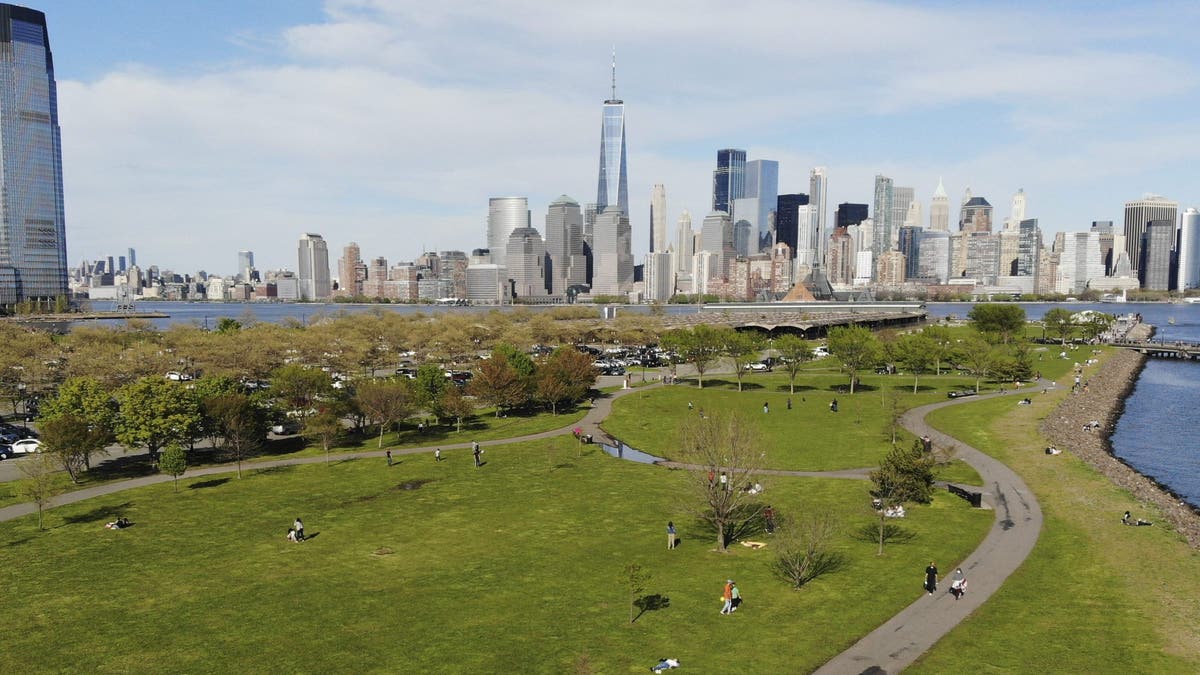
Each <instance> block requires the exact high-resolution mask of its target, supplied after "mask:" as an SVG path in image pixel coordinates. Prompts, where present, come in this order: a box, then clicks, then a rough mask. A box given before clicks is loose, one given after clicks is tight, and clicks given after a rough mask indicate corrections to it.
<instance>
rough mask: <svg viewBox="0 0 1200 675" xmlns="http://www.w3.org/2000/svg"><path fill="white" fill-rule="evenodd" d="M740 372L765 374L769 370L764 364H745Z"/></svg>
mask: <svg viewBox="0 0 1200 675" xmlns="http://www.w3.org/2000/svg"><path fill="white" fill-rule="evenodd" d="M742 370H752V371H755V372H759V373H765V372H767V371H768V370H770V368H768V367H767V364H765V363H747V364H746V365H745V366H743V367H742Z"/></svg>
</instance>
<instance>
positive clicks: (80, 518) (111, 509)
mask: <svg viewBox="0 0 1200 675" xmlns="http://www.w3.org/2000/svg"><path fill="white" fill-rule="evenodd" d="M131 506H133V502H123V503H121V504H115V505H112V506H99V507H96V508H94V509H92V510H90V511H84V512H83V513H77V514H74V515H70V516H63V522H65V523H67V524H69V525H78V524H79V523H94V522H96V521H99V520H103V521H106V522H107V521H110V520H112V519H113V518H116V517H117V516H119V515H121V513H123V512H124V511H127V510H128V509H129V507H131Z"/></svg>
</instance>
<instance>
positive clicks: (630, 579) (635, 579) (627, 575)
mask: <svg viewBox="0 0 1200 675" xmlns="http://www.w3.org/2000/svg"><path fill="white" fill-rule="evenodd" d="M621 580H622V581H623V582H624V585H625V588H626V589H628V590H629V623H633V622H634V621H635V620H636V619H637V615H636V614H634V610H635V609H637V604H638V600H639V599H640V598H641V597H642V593H645V592H646V586H647V584H649V583H650V573H649V572H647V571H646V569H645V568H643V567H642V566H641V565H639V564H637V563H629V564H627V565H625V569H624V570H623V571H622V574H621Z"/></svg>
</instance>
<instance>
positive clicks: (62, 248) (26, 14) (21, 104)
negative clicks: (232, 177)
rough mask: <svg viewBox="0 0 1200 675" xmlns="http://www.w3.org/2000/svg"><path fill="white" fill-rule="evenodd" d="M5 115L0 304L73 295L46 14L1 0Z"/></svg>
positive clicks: (0, 75)
mask: <svg viewBox="0 0 1200 675" xmlns="http://www.w3.org/2000/svg"><path fill="white" fill-rule="evenodd" d="M0 114H2V115H3V123H2V124H0V304H4V305H11V304H14V303H17V302H21V301H23V300H49V299H52V298H55V297H58V296H61V295H66V293H67V235H66V225H65V222H66V217H65V216H64V213H63V179H62V143H61V137H60V135H59V128H58V92H57V85H56V83H55V81H54V60H53V58H52V57H51V54H50V34H49V32H48V31H47V29H46V15H45V14H43V13H42V12H39V11H36V10H32V9H26V8H24V7H17V6H16V5H8V4H0ZM130 264H133V263H132V261H131V262H130ZM110 267H111V266H110ZM109 271H110V272H111V271H112V270H111V269H110V270H109Z"/></svg>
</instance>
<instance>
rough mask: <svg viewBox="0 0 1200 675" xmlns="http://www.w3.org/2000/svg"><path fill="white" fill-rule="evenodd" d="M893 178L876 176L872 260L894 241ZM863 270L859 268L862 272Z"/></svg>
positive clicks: (876, 258) (877, 257)
mask: <svg viewBox="0 0 1200 675" xmlns="http://www.w3.org/2000/svg"><path fill="white" fill-rule="evenodd" d="M892 204H893V185H892V179H891V178H888V177H887V176H880V175H876V176H875V212H874V213H873V214H872V217H873V218H874V219H875V228H874V231H873V232H872V233H871V253H873V254H874V255H873V256H872V260H878V259H879V256H880V254H882V253H883V252H884V251H886V250H888V247H889V246H891V243H892ZM861 271H862V270H859V272H861Z"/></svg>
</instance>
